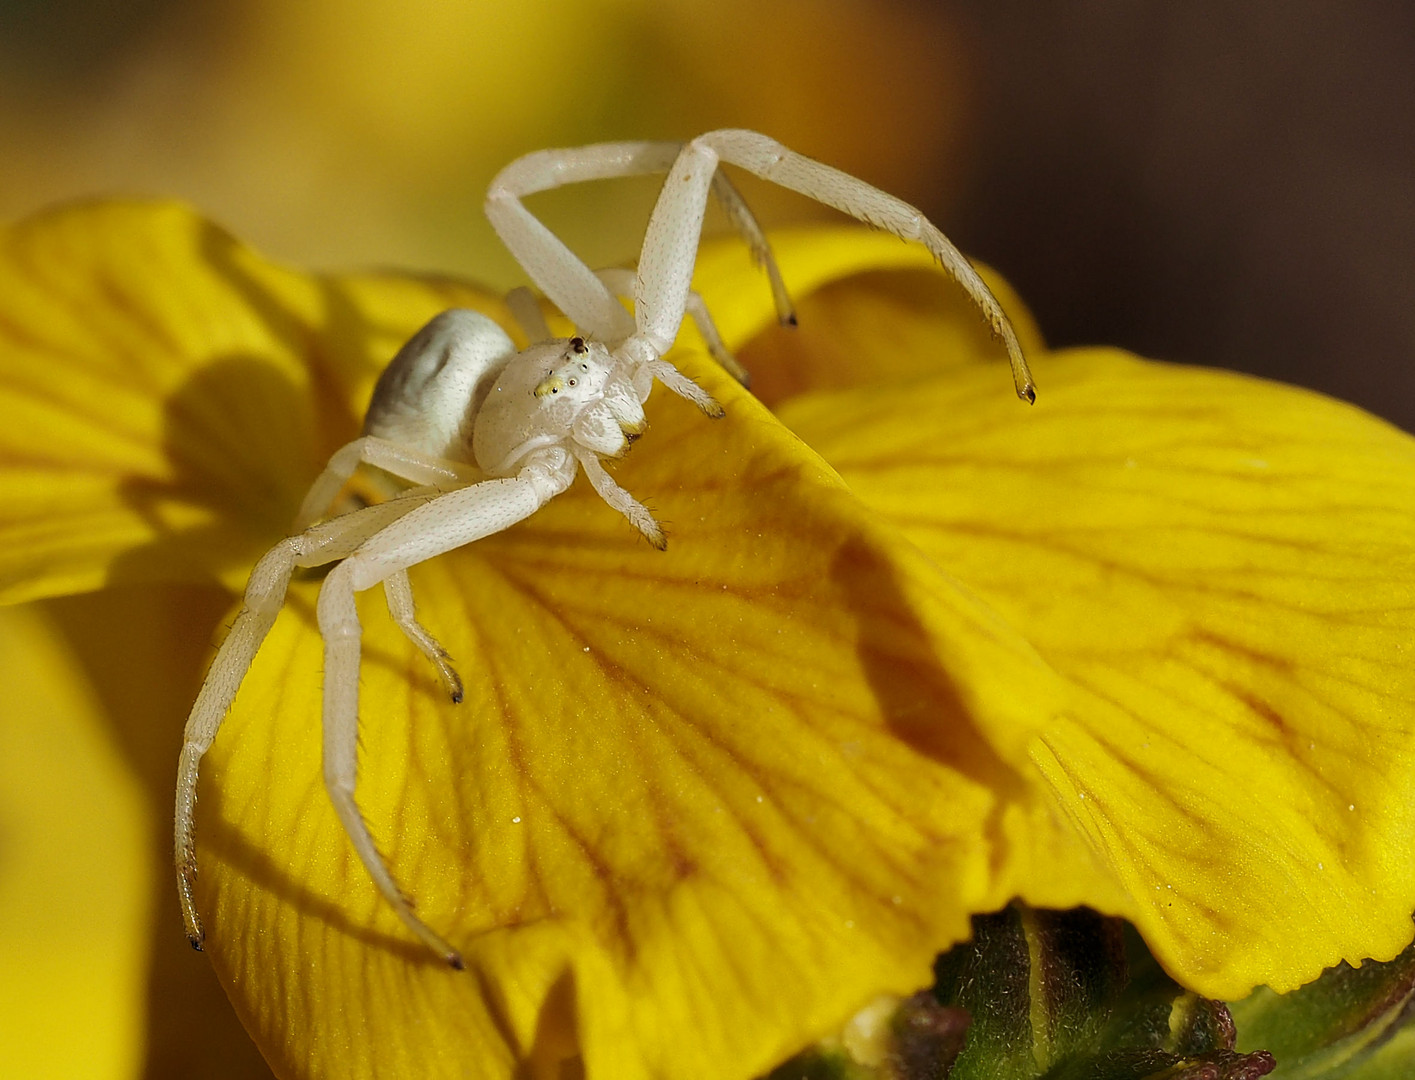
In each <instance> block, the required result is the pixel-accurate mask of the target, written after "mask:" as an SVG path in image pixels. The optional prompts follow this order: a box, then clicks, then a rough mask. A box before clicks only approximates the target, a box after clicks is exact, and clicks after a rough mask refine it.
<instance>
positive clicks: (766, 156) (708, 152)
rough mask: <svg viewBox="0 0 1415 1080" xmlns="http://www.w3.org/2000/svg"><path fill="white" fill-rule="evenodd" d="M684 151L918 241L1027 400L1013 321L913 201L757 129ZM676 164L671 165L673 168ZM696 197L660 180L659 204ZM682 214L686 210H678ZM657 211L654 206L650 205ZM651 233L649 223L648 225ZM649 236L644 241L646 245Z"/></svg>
mask: <svg viewBox="0 0 1415 1080" xmlns="http://www.w3.org/2000/svg"><path fill="white" fill-rule="evenodd" d="M683 157H684V158H688V159H689V162H690V164H689V165H688V167H689V168H690V169H692V170H694V171H696V170H699V169H702V168H705V167H706V161H708V160H711V161H712V162H713V167H714V168H716V164H717V162H718V161H719V160H720V161H725V162H728V163H729V164H732V165H737V166H740V167H741V168H744V169H747V170H748V171H749V172H753V173H755V174H756V175H757V176H760V177H761V178H762V179H764V180H770V181H771V182H772V183H774V184H780V185H781V186H782V187H786V188H790V189H791V190H793V191H799V192H800V193H801V194H802V195H806V196H808V197H810V198H812V199H815V200H816V201H817V202H822V203H825V204H826V205H827V206H832V207H834V208H835V209H837V210H840V211H842V212H844V213H846V214H849V215H850V216H851V217H854V218H858V219H859V220H860V221H863V222H866V223H867V224H870V225H873V226H874V227H875V228H878V229H883V230H885V231H886V232H890V233H893V234H894V235H895V236H898V237H899V238H901V239H903V240H913V241H916V242H918V243H920V244H923V245H924V247H925V248H927V249H928V251H929V253H930V254H932V255H933V257H934V258H935V259H937V260H938V262H939V263H940V264H941V265H942V266H943V268H944V269H945V270H947V271H948V272H949V273H950V274H951V275H952V276H953V277H954V278H955V279H956V280H957V281H958V283H959V284H960V285H962V286H963V288H964V289H965V290H966V291H967V293H968V295H969V296H970V297H971V298H972V299H973V302H974V303H975V304H977V305H978V307H979V308H980V309H981V310H982V312H983V314H984V315H985V316H986V317H987V320H988V323H989V324H990V325H991V326H992V329H993V332H994V333H996V334H997V336H998V337H999V338H1001V339H1002V342H1003V344H1004V345H1005V346H1006V347H1007V356H1008V359H1009V361H1010V362H1011V364H1012V378H1013V382H1014V383H1015V384H1016V387H1017V395H1018V397H1021V398H1023V399H1024V400H1026V401H1031V400H1033V399H1034V398H1035V396H1036V391H1035V388H1034V386H1033V383H1032V375H1031V372H1030V371H1029V370H1028V368H1027V361H1026V358H1025V357H1023V355H1022V347H1021V345H1020V344H1019V343H1018V341H1017V335H1016V333H1015V332H1014V331H1013V329H1012V323H1011V322H1010V321H1009V320H1008V318H1007V314H1006V313H1005V312H1004V311H1003V310H1002V305H1001V304H999V303H998V302H997V298H996V297H995V296H993V294H992V291H991V290H990V289H989V288H988V287H987V285H986V284H985V283H984V282H983V279H982V278H981V277H979V276H978V272H977V271H976V270H974V269H973V267H972V265H971V264H970V263H969V262H968V260H967V259H966V258H964V257H963V254H962V252H960V251H959V250H958V249H957V248H956V247H954V246H953V243H952V242H951V241H950V240H949V239H948V238H947V237H946V236H944V235H943V233H941V232H940V231H939V230H938V229H937V228H936V227H935V226H934V225H933V224H932V223H931V222H930V221H929V220H928V219H927V218H926V217H924V215H923V213H922V212H920V211H919V210H918V209H916V208H915V207H913V206H910V205H909V204H908V203H906V202H904V201H903V200H902V199H897V198H895V197H894V196H893V195H889V194H886V193H885V192H883V191H880V190H879V189H878V188H876V187H873V186H872V185H870V184H867V183H865V181H863V180H860V179H857V178H856V177H853V176H851V175H850V174H849V173H844V172H841V171H840V170H839V169H833V168H831V167H830V166H829V165H822V164H821V163H820V162H818V161H813V160H812V159H811V158H808V157H804V156H803V155H801V154H797V153H795V152H794V151H792V150H788V149H787V148H786V147H784V146H782V145H781V144H780V143H779V142H777V141H776V140H775V139H770V138H767V137H766V136H765V135H759V134H757V133H756V132H754V131H739V130H724V131H713V132H709V133H708V134H706V135H702V136H699V137H698V138H696V139H694V140H693V141H692V142H691V143H689V144H688V146H687V147H686V148H685V149H684V152H683ZM680 160H681V159H680ZM677 168H678V166H677V164H676V163H675V165H674V170H675V171H676V170H677ZM692 198H696V196H695V195H694V194H690V193H689V192H684V191H675V190H674V186H673V183H672V179H671V178H670V180H669V183H668V184H666V185H665V186H664V191H663V196H662V197H661V198H660V200H659V204H660V206H662V205H663V204H664V203H665V201H668V202H672V201H673V200H674V199H676V200H677V201H678V202H679V203H680V204H681V203H682V202H683V201H684V200H688V199H692ZM679 213H682V214H683V215H684V216H685V217H687V216H690V213H691V211H688V210H679ZM654 215H655V217H657V216H658V210H657V208H656V209H655V211H654ZM649 232H650V234H652V233H653V224H652V223H650V225H649ZM647 248H648V242H647V240H646V241H645V249H646V250H647Z"/></svg>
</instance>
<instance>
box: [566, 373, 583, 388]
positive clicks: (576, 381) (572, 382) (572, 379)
mask: <svg viewBox="0 0 1415 1080" xmlns="http://www.w3.org/2000/svg"><path fill="white" fill-rule="evenodd" d="M566 381H567V382H568V383H569V384H570V385H571V386H579V385H580V380H579V379H577V378H575V376H573V375H571V376H570V378H569V379H567V380H566Z"/></svg>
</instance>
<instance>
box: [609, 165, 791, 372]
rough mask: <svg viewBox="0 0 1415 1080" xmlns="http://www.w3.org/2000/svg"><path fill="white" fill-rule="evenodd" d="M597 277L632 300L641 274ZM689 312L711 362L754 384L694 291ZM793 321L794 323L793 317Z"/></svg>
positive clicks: (613, 272) (617, 270) (619, 270)
mask: <svg viewBox="0 0 1415 1080" xmlns="http://www.w3.org/2000/svg"><path fill="white" fill-rule="evenodd" d="M718 175H719V176H721V175H722V174H721V173H719V174H718ZM595 274H596V276H597V277H598V278H599V280H600V281H602V282H604V284H605V285H606V287H608V289H609V291H610V292H612V293H613V294H614V295H615V296H623V297H625V298H628V299H633V296H634V291H635V289H636V287H637V286H636V285H635V282H636V281H637V280H638V274H637V273H636V272H635V271H633V270H630V269H628V268H627V267H610V268H608V269H605V270H596V271H595ZM686 311H687V313H688V315H689V316H690V317H691V318H692V320H693V325H695V326H696V327H697V328H698V333H699V334H700V335H701V336H702V339H703V344H704V345H706V346H707V350H708V353H709V354H711V356H712V358H713V359H714V360H716V361H717V362H718V363H719V364H721V365H722V367H723V368H724V369H726V371H727V373H728V374H729V375H731V376H732V377H733V378H734V379H736V380H737V381H738V382H739V383H741V384H742V385H743V386H750V385H751V382H752V377H751V375H750V373H749V372H748V371H747V369H746V368H744V367H743V366H742V365H741V363H740V362H739V361H738V360H737V358H736V357H735V356H733V355H732V350H731V349H729V348H728V347H727V343H726V342H724V341H723V340H722V335H721V334H719V333H718V332H717V324H716V323H715V322H713V321H712V315H711V314H710V313H709V312H708V308H707V304H705V303H704V302H703V298H702V297H701V296H699V295H698V294H697V293H696V292H694V291H692V290H691V289H690V290H689V291H688V299H687V303H686ZM792 321H793V322H794V321H795V316H794V315H793V316H792Z"/></svg>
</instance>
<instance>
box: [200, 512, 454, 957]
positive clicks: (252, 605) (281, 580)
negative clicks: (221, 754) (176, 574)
mask: <svg viewBox="0 0 1415 1080" xmlns="http://www.w3.org/2000/svg"><path fill="white" fill-rule="evenodd" d="M432 497H433V496H432V495H431V494H419V495H413V496H408V497H405V498H403V499H397V500H393V501H390V502H386V503H380V504H378V505H377V506H370V507H366V508H364V509H362V510H358V511H355V512H354V513H352V514H346V515H344V516H343V517H339V518H335V519H334V520H332V521H327V522H324V523H323V524H321V525H318V526H316V527H314V528H312V529H308V530H306V531H305V532H303V533H301V534H299V535H298V536H290V537H286V538H285V539H284V540H282V541H280V543H278V544H276V545H275V546H274V547H273V548H271V549H270V550H269V551H268V552H266V554H265V555H264V556H263V557H262V558H261V560H260V561H259V562H258V563H256V565H255V569H254V570H252V571H251V576H250V580H249V582H248V583H247V584H246V593H245V602H244V603H243V604H242V606H241V610H240V613H239V614H238V615H237V616H236V619H235V622H233V623H232V624H231V629H230V631H229V632H228V633H227V635H226V638H225V640H224V641H222V642H221V647H220V648H219V649H217V651H216V658H215V659H214V660H213V661H212V662H211V667H210V668H209V669H208V670H207V674H206V679H205V681H204V682H203V683H202V686H201V691H200V693H198V694H197V699H196V703H195V704H193V706H192V711H191V715H190V716H188V718H187V725H186V729H185V731H184V732H183V734H182V753H181V757H180V759H179V763H178V766H177V807H176V816H175V824H174V837H173V839H174V850H175V854H176V863H177V884H178V892H179V894H180V898H181V903H182V917H183V921H184V922H185V923H186V927H187V938H188V940H190V941H191V943H192V946H193V948H197V949H200V948H201V942H202V938H203V936H204V934H203V930H202V925H201V918H200V916H198V914H197V909H196V899H195V895H194V888H195V882H196V874H197V863H196V841H195V815H196V801H197V774H198V770H199V768H200V766H201V759H202V756H203V755H204V754H205V753H206V752H207V750H209V749H210V748H211V744H212V742H213V741H214V740H215V738H216V733H217V731H218V730H219V729H220V727H221V722H222V721H223V720H224V719H225V718H226V713H227V711H228V710H229V709H230V708H231V702H232V701H234V700H235V698H236V691H237V690H239V689H240V686H241V681H242V680H243V679H244V678H245V676H246V672H247V671H248V670H249V669H250V666H251V663H252V661H254V660H255V655H256V652H257V651H258V650H259V649H260V646H261V642H263V641H264V640H265V636H266V634H268V633H269V632H270V628H271V627H272V626H273V625H274V624H275V618H276V616H277V615H279V614H280V608H281V607H282V606H283V605H284V602H285V592H286V590H287V589H288V588H289V585H290V576H291V575H292V574H293V573H294V571H295V568H296V567H298V566H319V565H321V564H322V563H326V562H332V561H333V560H335V559H341V558H344V557H345V556H346V555H349V554H350V553H352V552H353V551H354V550H355V549H356V548H357V547H358V546H359V545H360V544H361V543H363V542H364V540H366V539H367V538H368V537H370V536H372V535H373V534H374V533H376V532H378V531H379V530H380V529H382V528H385V527H386V526H387V525H389V524H390V523H391V522H393V521H395V520H397V519H398V518H399V517H401V516H402V515H403V514H407V513H410V512H411V511H413V510H415V509H416V508H417V507H419V506H421V505H422V504H424V503H426V502H428V501H429V500H430V499H431V498H432Z"/></svg>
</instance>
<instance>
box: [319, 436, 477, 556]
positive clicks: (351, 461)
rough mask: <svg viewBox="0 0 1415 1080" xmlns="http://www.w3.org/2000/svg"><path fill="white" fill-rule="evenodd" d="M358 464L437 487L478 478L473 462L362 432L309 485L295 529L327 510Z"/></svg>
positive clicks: (464, 483)
mask: <svg viewBox="0 0 1415 1080" xmlns="http://www.w3.org/2000/svg"><path fill="white" fill-rule="evenodd" d="M360 465H372V466H374V467H375V468H379V469H382V470H383V471H384V472H388V473H392V474H393V475H394V476H396V477H398V478H399V479H400V480H406V481H408V482H409V483H411V484H417V485H419V486H425V487H431V488H435V489H437V490H439V491H451V490H453V489H455V488H459V487H466V486H467V485H468V484H470V483H473V482H475V481H476V480H479V479H481V473H480V471H479V470H478V469H477V468H476V466H474V465H470V464H467V463H466V462H461V461H449V460H448V459H446V458H441V457H434V456H433V455H431V454H424V453H422V452H421V451H418V450H414V449H412V448H411V447H408V446H403V445H402V444H400V443H395V442H392V441H390V440H388V439H382V438H379V437H378V436H377V435H362V436H360V437H359V438H357V439H355V440H354V441H353V442H349V443H345V444H344V445H343V446H341V447H340V448H339V449H338V450H336V451H334V456H333V457H331V458H330V459H329V464H328V465H326V466H325V467H324V471H323V472H321V473H320V474H319V476H317V477H316V478H315V481H314V483H313V484H311V485H310V489H309V491H308V492H307V493H306V495H305V499H304V502H303V503H301V504H300V512H299V514H297V515H296V517H295V525H294V528H295V530H296V531H297V532H303V531H304V530H305V529H307V528H309V527H310V526H311V525H313V524H314V523H315V522H316V521H318V520H319V518H320V517H321V516H322V515H324V514H325V513H326V512H328V510H329V508H330V506H331V505H332V504H333V502H334V498H335V496H336V495H338V494H339V491H340V489H342V488H343V486H344V485H345V484H346V483H348V482H349V477H351V476H353V475H354V470H356V469H357V468H358V467H359V466H360Z"/></svg>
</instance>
